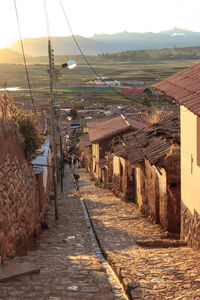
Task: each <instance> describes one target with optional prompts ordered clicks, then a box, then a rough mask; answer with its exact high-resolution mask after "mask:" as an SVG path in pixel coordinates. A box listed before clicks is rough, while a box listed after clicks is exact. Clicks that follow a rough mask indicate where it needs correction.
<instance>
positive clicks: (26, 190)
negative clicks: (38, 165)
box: [0, 121, 47, 259]
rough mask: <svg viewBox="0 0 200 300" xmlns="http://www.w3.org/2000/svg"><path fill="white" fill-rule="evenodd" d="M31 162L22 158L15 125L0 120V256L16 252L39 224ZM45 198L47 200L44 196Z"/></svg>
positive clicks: (38, 198)
mask: <svg viewBox="0 0 200 300" xmlns="http://www.w3.org/2000/svg"><path fill="white" fill-rule="evenodd" d="M40 201H42V197H39V193H38V186H37V182H36V178H35V175H34V172H33V168H32V166H31V165H30V164H29V163H28V162H27V161H26V160H25V158H24V151H23V147H22V145H21V143H20V140H19V137H18V134H17V131H16V129H15V128H14V126H13V125H12V123H11V122H9V121H4V122H2V121H1V123H0V256H2V258H3V259H5V258H7V257H13V256H14V255H16V254H18V251H19V249H20V248H21V249H22V248H23V246H24V245H26V244H27V241H28V240H30V239H31V238H33V237H35V236H36V235H37V234H38V233H39V231H40V228H41V215H42V214H43V213H44V210H45V209H46V204H47V202H46V204H45V205H42V206H41V203H40ZM45 201H46V200H45Z"/></svg>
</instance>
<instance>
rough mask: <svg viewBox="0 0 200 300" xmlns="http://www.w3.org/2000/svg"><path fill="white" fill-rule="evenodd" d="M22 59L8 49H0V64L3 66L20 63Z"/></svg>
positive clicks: (17, 53)
mask: <svg viewBox="0 0 200 300" xmlns="http://www.w3.org/2000/svg"><path fill="white" fill-rule="evenodd" d="M22 62H23V57H22V54H21V53H19V52H16V51H13V50H11V49H9V48H5V49H0V63H1V64H3V63H5V64H7V63H10V64H16V63H22Z"/></svg>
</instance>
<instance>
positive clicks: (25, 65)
mask: <svg viewBox="0 0 200 300" xmlns="http://www.w3.org/2000/svg"><path fill="white" fill-rule="evenodd" d="M14 5H15V12H16V17H17V24H18V30H19V36H20V42H21V48H22V54H23V59H24V67H25V70H26V78H27V81H28V87H29V93H30V97H31V101H32V106H33V110H34V112H35V113H36V109H35V103H34V99H33V94H32V89H31V83H30V78H29V74H28V67H27V63H26V56H25V51H24V45H23V40H22V34H21V29H20V22H19V16H18V11H17V4H16V0H14Z"/></svg>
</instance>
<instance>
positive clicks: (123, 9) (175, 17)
mask: <svg viewBox="0 0 200 300" xmlns="http://www.w3.org/2000/svg"><path fill="white" fill-rule="evenodd" d="M1 2H2V3H1V18H0V28H1V38H0V48H4V47H7V46H9V45H10V44H11V43H13V42H15V41H16V40H18V39H19V33H18V27H17V21H16V13H15V6H14V1H13V0H3V1H1ZM46 3H47V7H48V13H49V23H50V33H51V35H52V36H69V35H71V33H70V31H69V28H68V25H67V23H66V19H65V17H64V14H63V11H62V9H61V6H60V2H59V0H46ZM62 3H63V6H64V8H65V11H66V13H67V15H68V18H69V21H70V24H71V28H72V30H73V32H74V34H76V35H82V36H85V37H91V36H92V35H94V34H102V33H108V34H111V33H117V32H122V31H128V32H149V31H152V32H159V31H162V30H169V29H172V28H173V27H175V26H176V27H179V28H182V29H189V30H193V31H200V21H199V11H200V1H199V0H190V1H188V0H168V1H160V0H140V1H138V0H137V1H136V0H124V1H120V2H118V1H116V0H101V1H94V0H84V1H81V0H62ZM16 4H17V8H18V14H19V20H20V26H21V33H22V37H23V38H27V37H41V36H45V35H46V33H47V29H46V23H45V14H44V8H43V0H32V1H31V0H28V1H27V0H16Z"/></svg>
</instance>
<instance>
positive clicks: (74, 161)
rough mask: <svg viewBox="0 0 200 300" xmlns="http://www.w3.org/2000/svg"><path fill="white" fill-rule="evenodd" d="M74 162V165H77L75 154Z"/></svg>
mask: <svg viewBox="0 0 200 300" xmlns="http://www.w3.org/2000/svg"><path fill="white" fill-rule="evenodd" d="M73 163H74V167H75V166H76V156H74V159H73Z"/></svg>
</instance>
